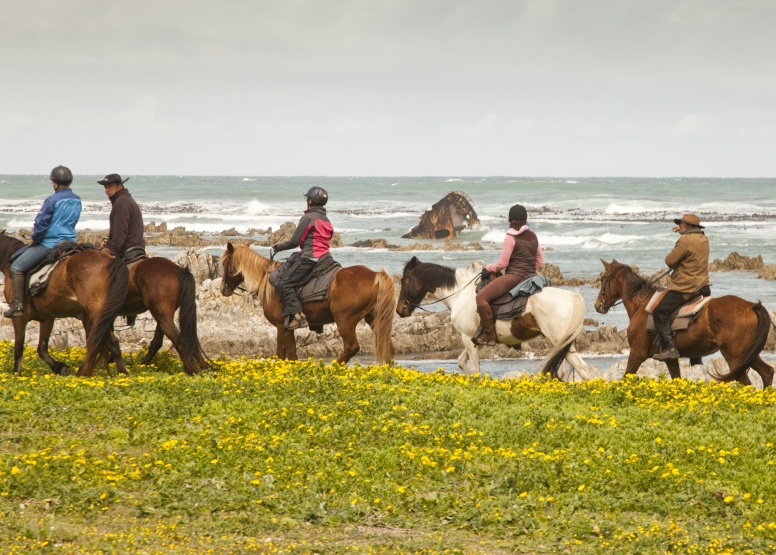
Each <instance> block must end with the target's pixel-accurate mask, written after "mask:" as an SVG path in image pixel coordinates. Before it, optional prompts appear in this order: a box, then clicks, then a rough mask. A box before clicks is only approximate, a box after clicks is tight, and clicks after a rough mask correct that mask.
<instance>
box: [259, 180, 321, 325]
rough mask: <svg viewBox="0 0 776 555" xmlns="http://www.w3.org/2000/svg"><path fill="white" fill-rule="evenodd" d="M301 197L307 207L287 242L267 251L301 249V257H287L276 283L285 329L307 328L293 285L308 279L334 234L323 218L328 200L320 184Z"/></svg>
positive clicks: (276, 251) (273, 246)
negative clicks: (285, 264) (279, 281)
mask: <svg viewBox="0 0 776 555" xmlns="http://www.w3.org/2000/svg"><path fill="white" fill-rule="evenodd" d="M304 196H305V197H306V198H307V210H305V212H304V216H302V219H301V220H299V225H298V226H297V227H296V230H294V233H293V235H291V238H290V239H289V240H288V241H283V242H282V243H277V244H275V245H272V249H271V250H270V253H271V254H272V256H274V255H275V253H278V252H280V251H285V250H288V249H293V248H296V247H301V248H302V252H301V256H299V257H297V258H294V259H292V258H289V262H288V264H290V267H289V268H288V270H286V272H285V274H283V277H282V280H281V285H280V297H281V299H282V301H283V315H284V316H287V317H288V318H289V322H288V325H287V327H286V329H288V330H295V329H298V328H306V327H308V323H307V318H306V317H305V315H304V313H303V312H302V303H301V302H300V301H299V297H298V296H297V294H296V288H297V287H300V286H302V285H304V284H305V283H307V282H308V281H309V280H310V277H311V274H312V271H313V268H315V264H316V263H317V262H318V260H319V259H320V258H321V257H322V256H324V255H326V254H328V252H329V248H330V244H331V238H332V236H333V235H334V228H333V227H332V225H331V222H330V221H329V218H327V217H326V208H324V206H325V205H326V203H327V202H328V201H329V194H328V193H327V192H326V190H325V189H323V188H321V187H311V188H310V190H309V191H307V193H306V194H305V195H304ZM291 317H293V318H291Z"/></svg>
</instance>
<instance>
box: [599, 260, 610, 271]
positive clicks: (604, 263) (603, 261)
mask: <svg viewBox="0 0 776 555" xmlns="http://www.w3.org/2000/svg"><path fill="white" fill-rule="evenodd" d="M601 262H602V263H603V265H604V268H606V270H607V271H608V270H609V268H611V267H612V265H611V264H609V263H608V262H607V261H606V260H604V259H603V258H602V259H601Z"/></svg>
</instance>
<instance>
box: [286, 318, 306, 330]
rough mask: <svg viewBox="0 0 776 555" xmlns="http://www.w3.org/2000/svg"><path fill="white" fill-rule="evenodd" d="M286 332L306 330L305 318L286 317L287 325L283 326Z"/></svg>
mask: <svg viewBox="0 0 776 555" xmlns="http://www.w3.org/2000/svg"><path fill="white" fill-rule="evenodd" d="M284 327H285V328H286V329H287V330H288V331H294V330H298V329H300V328H306V327H308V324H307V318H305V317H304V315H302V317H301V318H297V317H296V316H294V317H293V318H291V317H290V316H288V317H287V324H286V325H285V326H284Z"/></svg>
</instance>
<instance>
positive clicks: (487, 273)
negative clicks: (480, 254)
mask: <svg viewBox="0 0 776 555" xmlns="http://www.w3.org/2000/svg"><path fill="white" fill-rule="evenodd" d="M490 275H491V274H490V271H489V270H487V269H486V268H483V269H482V273H480V279H482V280H486V279H490Z"/></svg>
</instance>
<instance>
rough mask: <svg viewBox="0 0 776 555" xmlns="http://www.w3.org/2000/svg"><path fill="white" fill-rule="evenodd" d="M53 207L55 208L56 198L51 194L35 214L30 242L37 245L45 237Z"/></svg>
mask: <svg viewBox="0 0 776 555" xmlns="http://www.w3.org/2000/svg"><path fill="white" fill-rule="evenodd" d="M54 208H56V200H55V199H54V195H51V196H50V197H48V198H47V199H46V201H45V202H44V203H43V206H41V207H40V212H38V215H37V216H35V226H34V227H33V232H32V243H33V244H35V245H37V244H39V243H41V242H42V241H43V239H45V237H46V232H47V231H48V229H49V226H50V225H51V218H52V216H53V215H54Z"/></svg>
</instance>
